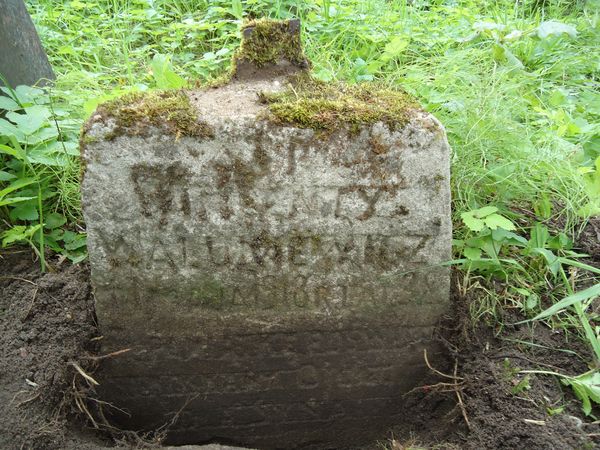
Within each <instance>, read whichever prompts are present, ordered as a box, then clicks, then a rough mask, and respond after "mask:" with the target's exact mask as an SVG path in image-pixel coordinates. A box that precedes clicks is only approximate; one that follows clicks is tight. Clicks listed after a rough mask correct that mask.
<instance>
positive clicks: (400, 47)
mask: <svg viewBox="0 0 600 450" xmlns="http://www.w3.org/2000/svg"><path fill="white" fill-rule="evenodd" d="M409 44H410V40H408V39H406V38H404V37H403V36H396V37H395V38H394V39H392V40H391V41H390V42H388V43H387V44H386V46H385V48H384V49H383V54H382V55H381V60H382V61H384V62H388V61H390V60H392V59H394V58H397V57H398V56H400V55H401V54H402V53H403V52H404V50H406V49H407V48H408V45H409Z"/></svg>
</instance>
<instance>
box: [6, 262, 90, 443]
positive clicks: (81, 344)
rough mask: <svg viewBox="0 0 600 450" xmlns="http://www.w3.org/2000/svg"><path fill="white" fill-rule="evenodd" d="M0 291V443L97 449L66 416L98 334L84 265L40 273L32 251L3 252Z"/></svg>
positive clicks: (87, 273)
mask: <svg viewBox="0 0 600 450" xmlns="http://www.w3.org/2000/svg"><path fill="white" fill-rule="evenodd" d="M0 292H2V295H0V347H1V348H2V354H1V359H0V385H1V386H2V388H1V389H0V448H3V449H13V448H15V449H21V448H39V449H49V450H51V449H64V448H75V447H76V448H86V446H87V445H88V444H89V447H88V448H96V445H95V438H94V437H93V436H91V435H90V436H89V439H86V440H84V441H81V440H78V442H77V444H76V445H75V443H74V441H73V439H74V438H73V436H75V435H80V434H81V433H84V431H81V430H84V427H83V426H81V427H80V428H81V430H77V432H76V433H74V432H73V429H74V427H76V426H77V425H75V424H73V423H71V422H69V420H68V419H67V417H69V415H70V414H71V412H72V408H73V406H74V404H73V402H72V391H71V389H72V384H73V379H74V377H75V376H76V369H75V367H74V366H73V365H72V363H76V364H78V365H80V366H85V364H86V360H85V359H84V358H85V357H86V355H88V354H89V350H90V349H91V347H90V344H91V343H93V341H92V339H93V338H94V337H96V336H97V331H96V325H95V321H94V312H93V310H94V309H93V299H92V294H91V289H90V285H89V271H88V268H87V266H86V265H79V266H68V265H67V264H65V265H64V267H62V268H61V269H59V270H57V271H56V272H55V273H46V274H42V273H40V271H39V263H36V262H35V261H34V260H33V258H32V254H31V252H30V251H29V250H21V251H11V252H2V253H1V254H0ZM88 362H89V361H88ZM80 425H83V424H80Z"/></svg>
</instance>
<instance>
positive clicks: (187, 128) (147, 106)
mask: <svg viewBox="0 0 600 450" xmlns="http://www.w3.org/2000/svg"><path fill="white" fill-rule="evenodd" d="M98 113H99V114H100V115H101V116H103V117H113V118H114V119H115V120H116V122H117V126H116V128H115V130H114V133H113V136H112V137H113V138H114V137H116V136H119V135H123V134H130V135H142V134H145V131H147V129H148V127H149V126H155V127H162V128H164V129H166V130H167V131H168V132H170V133H172V134H174V135H175V136H176V137H177V138H178V137H181V136H194V137H212V136H213V130H212V128H211V127H210V126H209V125H208V124H207V123H206V122H203V121H202V120H201V119H200V118H199V117H198V114H197V112H196V110H195V109H194V108H193V107H192V105H191V103H190V99H189V98H188V96H187V95H186V94H185V93H184V92H183V91H151V92H144V93H139V92H136V93H133V94H127V95H124V96H122V97H119V98H117V99H114V100H111V101H109V102H106V103H104V104H102V105H101V106H99V107H98Z"/></svg>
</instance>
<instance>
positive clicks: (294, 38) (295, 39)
mask: <svg viewBox="0 0 600 450" xmlns="http://www.w3.org/2000/svg"><path fill="white" fill-rule="evenodd" d="M296 23H298V22H297V21H290V20H270V19H259V20H252V21H249V22H246V23H244V24H243V25H242V36H243V39H242V43H241V45H240V48H239V49H238V50H237V51H236V53H235V55H234V61H233V62H234V66H235V64H236V62H237V61H247V62H250V63H252V64H254V65H255V66H256V67H264V66H265V65H268V64H277V63H278V62H279V61H280V60H282V59H284V60H287V61H289V62H290V63H292V64H294V65H297V66H300V67H307V66H308V62H307V59H306V57H305V56H304V52H303V51H302V42H301V40H300V32H299V30H294V29H293V27H294V26H296V25H295V24H296ZM298 26H299V23H298Z"/></svg>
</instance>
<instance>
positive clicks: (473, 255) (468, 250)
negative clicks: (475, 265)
mask: <svg viewBox="0 0 600 450" xmlns="http://www.w3.org/2000/svg"><path fill="white" fill-rule="evenodd" d="M463 254H464V255H465V258H467V259H470V260H471V261H473V260H477V259H481V249H480V248H475V247H465V249H464V250H463Z"/></svg>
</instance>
